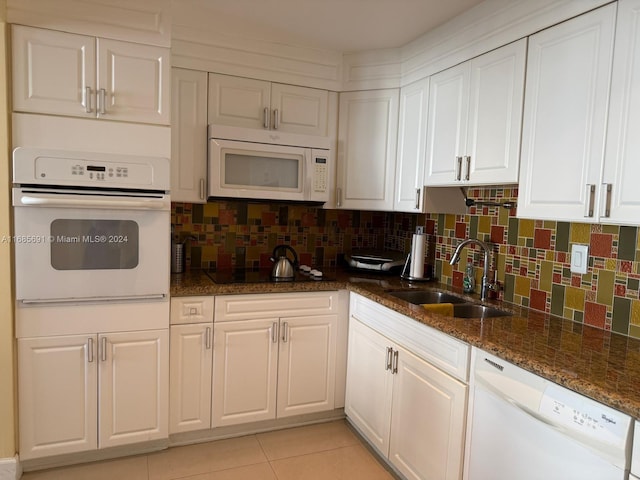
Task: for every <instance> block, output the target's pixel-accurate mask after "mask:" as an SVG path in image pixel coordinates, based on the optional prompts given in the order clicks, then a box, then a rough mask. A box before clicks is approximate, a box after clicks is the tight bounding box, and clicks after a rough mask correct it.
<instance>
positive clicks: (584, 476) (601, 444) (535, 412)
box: [464, 348, 632, 480]
mask: <svg viewBox="0 0 640 480" xmlns="http://www.w3.org/2000/svg"><path fill="white" fill-rule="evenodd" d="M470 388H471V396H470V404H469V418H468V430H467V439H466V452H465V468H464V472H465V473H464V478H465V479H466V480H503V479H504V480H507V479H508V480H513V479H518V480H541V479H544V480H556V479H557V480H572V479H576V480H578V479H579V480H590V479H592V480H624V479H627V477H628V473H629V466H630V458H631V438H632V435H631V432H632V421H631V418H630V417H629V416H627V415H625V414H623V413H620V412H618V411H617V410H614V409H612V408H609V407H607V406H605V405H602V404H600V403H598V402H595V401H594V400H591V399H588V398H586V397H584V396H582V395H579V394H577V393H575V392H573V391H571V390H568V389H566V388H564V387H561V386H559V385H557V384H555V383H553V382H550V381H548V380H545V379H543V378H541V377H539V376H537V375H534V374H532V373H530V372H528V371H526V370H523V369H521V368H519V367H516V366H515V365H512V364H510V363H508V362H506V361H504V360H502V359H500V358H498V357H496V356H493V355H490V354H488V353H486V352H484V351H482V350H479V349H477V348H474V349H473V352H472V379H471V383H470Z"/></svg>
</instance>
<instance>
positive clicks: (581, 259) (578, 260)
mask: <svg viewBox="0 0 640 480" xmlns="http://www.w3.org/2000/svg"><path fill="white" fill-rule="evenodd" d="M588 268H589V245H580V244H578V243H574V244H573V245H571V271H572V272H573V273H581V274H583V275H584V274H585V273H587V269H588Z"/></svg>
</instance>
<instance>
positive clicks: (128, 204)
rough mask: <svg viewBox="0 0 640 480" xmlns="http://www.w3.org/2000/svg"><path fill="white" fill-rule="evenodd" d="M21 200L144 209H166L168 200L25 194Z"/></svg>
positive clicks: (49, 204) (33, 203) (30, 203)
mask: <svg viewBox="0 0 640 480" xmlns="http://www.w3.org/2000/svg"><path fill="white" fill-rule="evenodd" d="M20 202H21V204H22V205H25V206H34V207H35V206H37V207H74V208H116V209H122V208H125V209H127V208H129V209H143V210H164V209H166V208H167V202H166V201H164V200H121V199H118V200H115V199H111V198H104V199H101V198H64V197H60V198H51V197H34V196H30V195H23V196H22V197H20Z"/></svg>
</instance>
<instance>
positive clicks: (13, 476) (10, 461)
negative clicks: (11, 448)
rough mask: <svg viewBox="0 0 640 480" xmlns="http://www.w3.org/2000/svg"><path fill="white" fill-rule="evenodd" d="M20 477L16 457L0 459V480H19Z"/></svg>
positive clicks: (20, 471)
mask: <svg viewBox="0 0 640 480" xmlns="http://www.w3.org/2000/svg"><path fill="white" fill-rule="evenodd" d="M21 476H22V468H21V467H20V462H19V461H18V456H17V455H16V456H15V457H10V458H0V480H19V479H20V477H21Z"/></svg>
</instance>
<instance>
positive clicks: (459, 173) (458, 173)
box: [453, 157, 462, 181]
mask: <svg viewBox="0 0 640 480" xmlns="http://www.w3.org/2000/svg"><path fill="white" fill-rule="evenodd" d="M456 161H457V162H458V170H457V171H456V172H455V173H454V176H453V179H454V180H458V181H460V180H461V179H462V157H456Z"/></svg>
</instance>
